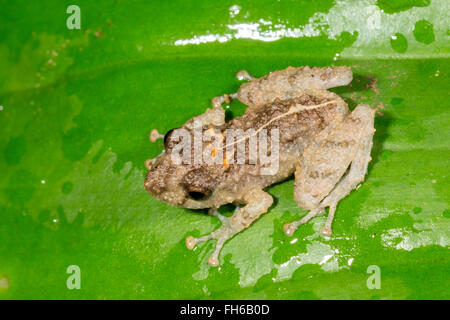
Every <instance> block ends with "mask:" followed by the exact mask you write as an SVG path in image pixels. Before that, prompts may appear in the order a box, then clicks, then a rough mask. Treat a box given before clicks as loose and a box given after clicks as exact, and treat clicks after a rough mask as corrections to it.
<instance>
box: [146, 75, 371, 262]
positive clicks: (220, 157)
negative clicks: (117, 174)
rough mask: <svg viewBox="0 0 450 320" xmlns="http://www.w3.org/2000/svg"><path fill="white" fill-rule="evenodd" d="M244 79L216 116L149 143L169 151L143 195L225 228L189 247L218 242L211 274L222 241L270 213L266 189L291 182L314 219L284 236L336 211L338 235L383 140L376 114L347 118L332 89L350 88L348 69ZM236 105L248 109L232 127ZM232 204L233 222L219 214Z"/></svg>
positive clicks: (211, 113) (218, 101) (363, 111)
mask: <svg viewBox="0 0 450 320" xmlns="http://www.w3.org/2000/svg"><path fill="white" fill-rule="evenodd" d="M237 76H238V78H239V79H240V80H247V82H246V83H244V84H242V85H241V87H240V88H239V90H238V92H237V93H234V94H225V95H222V96H219V97H216V98H213V99H212V108H211V109H207V110H206V112H205V113H203V114H201V115H198V116H196V117H194V118H192V119H190V120H189V121H188V122H186V123H185V124H184V125H183V126H182V127H179V128H176V129H173V130H170V131H169V132H168V133H166V135H164V136H162V135H160V134H159V133H158V132H157V131H155V130H154V131H153V132H152V134H151V140H155V139H157V138H164V145H165V150H164V151H163V153H162V154H161V155H159V156H158V157H156V158H155V159H151V160H148V161H147V168H148V170H149V171H148V173H147V176H146V179H145V189H146V190H147V191H148V192H149V193H150V194H152V195H153V196H154V197H155V198H156V199H159V200H161V201H164V202H166V203H168V204H171V205H175V206H180V207H184V208H191V209H201V208H209V209H210V210H209V212H210V214H212V215H214V216H216V217H218V218H219V219H220V221H221V222H222V225H221V227H219V228H218V229H217V230H216V231H214V232H212V233H210V234H208V235H205V236H202V237H200V238H194V237H192V236H190V237H188V238H187V239H186V246H187V248H188V249H193V248H194V247H195V245H196V244H197V243H199V242H202V241H207V240H210V239H215V240H216V241H217V242H216V248H215V250H214V252H213V254H212V255H211V256H210V258H209V260H208V263H209V264H211V265H213V266H216V265H218V264H219V253H220V250H221V248H222V247H223V245H224V243H225V242H226V241H227V240H228V239H230V238H232V237H233V236H234V235H235V234H237V233H239V232H241V231H243V230H244V229H246V228H248V227H249V226H250V225H251V224H252V223H253V222H254V221H255V220H257V219H258V218H259V217H260V216H261V215H262V214H264V213H266V212H267V211H268V209H269V208H270V207H271V206H272V203H273V199H272V196H271V195H270V194H269V193H267V192H266V191H264V189H265V188H267V187H268V186H270V185H272V184H274V183H277V182H280V181H283V180H285V179H287V178H289V177H290V176H291V175H293V174H294V175H295V183H294V199H295V201H296V202H297V204H298V205H299V206H300V207H301V208H303V209H307V210H309V213H308V214H307V215H305V216H304V217H303V218H302V219H300V220H298V221H294V222H292V223H288V224H286V225H285V226H284V232H285V233H286V234H287V235H288V236H291V235H292V234H293V233H294V232H295V230H296V229H297V227H298V226H299V225H301V224H304V223H306V222H308V221H309V220H310V219H312V218H313V217H315V216H317V215H319V214H321V213H323V212H325V208H329V211H328V219H327V221H326V223H325V226H324V227H323V229H322V230H321V234H322V235H323V236H325V237H329V236H331V223H332V221H333V218H334V214H335V211H336V206H337V204H338V202H339V201H340V200H341V199H342V198H344V197H345V196H347V195H348V194H349V193H350V192H351V191H352V190H353V189H355V188H356V187H357V186H358V185H359V184H360V183H361V182H362V181H363V180H364V176H365V174H366V172H367V166H368V163H369V161H370V160H371V157H370V151H371V149H372V138H373V134H374V132H375V129H374V116H375V110H374V109H371V108H370V107H369V106H368V105H365V104H360V105H358V106H357V107H356V108H355V109H354V110H353V111H352V112H349V109H348V107H347V104H346V103H345V101H344V100H343V99H342V98H340V97H339V96H338V95H337V94H335V93H333V92H330V91H328V90H327V89H329V88H332V87H337V86H344V85H348V84H349V83H350V82H351V80H352V77H353V75H352V72H351V70H350V68H349V67H328V68H310V67H300V68H292V67H289V68H287V69H285V70H281V71H275V72H272V73H270V74H268V75H266V76H264V77H261V78H253V77H251V76H250V75H249V74H248V73H247V72H246V71H241V72H239V73H238V75H237ZM231 99H239V100H240V101H241V102H242V103H244V104H246V105H247V106H248V108H247V110H246V112H245V113H244V114H243V115H242V116H240V117H238V118H235V119H233V120H230V121H228V122H226V121H225V111H224V109H223V108H222V104H224V103H227V104H228V103H229V102H230V100H231ZM181 145H183V148H181V147H180V146H181ZM268 159H269V160H270V161H268ZM274 161H276V163H274ZM229 203H233V204H235V205H236V211H235V213H234V214H233V216H232V217H230V218H228V217H225V216H222V215H221V214H219V212H218V211H217V209H218V208H219V207H220V206H223V205H225V204H229Z"/></svg>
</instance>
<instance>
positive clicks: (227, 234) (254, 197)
mask: <svg viewBox="0 0 450 320" xmlns="http://www.w3.org/2000/svg"><path fill="white" fill-rule="evenodd" d="M243 200H244V202H245V203H246V205H245V206H243V207H241V208H239V207H237V208H236V209H237V210H236V211H235V213H234V214H233V216H232V217H231V218H227V217H224V216H222V215H220V214H219V213H217V212H216V211H214V210H213V211H212V214H213V215H215V216H217V217H219V219H220V221H221V222H222V226H221V227H220V228H219V229H217V230H216V231H213V232H212V233H210V234H208V235H206V236H203V237H200V238H194V237H192V236H189V237H187V238H186V247H187V248H188V249H190V250H192V249H193V248H194V247H195V245H196V244H197V243H199V242H203V241H208V240H210V239H215V240H217V244H216V248H215V250H214V252H213V254H212V255H211V256H210V257H209V259H208V263H209V264H210V265H212V266H217V265H218V264H219V254H220V251H221V249H222V247H223V245H224V243H225V242H226V241H227V240H228V239H231V238H232V237H233V236H234V235H235V234H237V233H239V232H241V231H242V230H244V229H246V228H248V227H249V226H250V225H251V224H252V223H253V222H254V221H255V220H256V219H258V218H259V216H261V214H263V213H266V212H267V210H268V209H269V207H270V206H271V205H272V202H273V199H272V196H270V195H269V194H268V193H267V192H264V191H263V190H261V189H252V190H250V191H248V192H247V193H246V194H245V195H244V197H243Z"/></svg>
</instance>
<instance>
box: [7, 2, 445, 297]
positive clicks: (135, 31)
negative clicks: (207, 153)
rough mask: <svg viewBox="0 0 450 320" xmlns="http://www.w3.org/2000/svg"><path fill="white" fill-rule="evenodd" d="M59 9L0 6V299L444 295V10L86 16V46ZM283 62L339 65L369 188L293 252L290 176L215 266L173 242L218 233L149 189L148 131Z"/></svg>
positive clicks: (137, 7) (124, 10)
mask: <svg viewBox="0 0 450 320" xmlns="http://www.w3.org/2000/svg"><path fill="white" fill-rule="evenodd" d="M69 4H70V3H69V2H65V1H62V2H61V1H56V0H48V1H44V2H43V1H6V2H5V1H3V2H2V3H1V4H0V11H1V12H2V19H1V21H0V34H1V35H2V37H1V38H0V106H1V107H0V130H1V135H0V173H1V174H0V299H32V298H39V299H92V298H93V299H113V298H137V299H177V298H178V299H183V298H187V299H264V298H265V299H347V298H350V299H437V298H441V299H448V298H449V297H450V292H449V288H450V281H449V277H448V270H449V267H450V259H449V254H448V247H449V238H450V222H449V216H450V214H449V212H450V209H449V187H450V183H449V178H448V168H449V167H450V162H449V159H450V152H449V141H450V133H449V132H450V130H449V128H450V112H449V102H448V101H449V95H448V83H449V56H450V47H449V38H448V37H449V31H448V18H447V12H449V9H450V8H449V3H448V1H445V0H434V1H415V0H400V1H389V2H388V1H376V0H365V1H307V0H298V1H294V0H290V1H269V0H263V1H258V2H255V1H248V0H239V1H228V0H225V1H220V2H217V1H206V0H196V1H184V0H173V1H131V2H130V1H122V0H119V1H115V2H111V1H103V0H102V1H94V2H93V1H87V0H83V1H77V5H78V6H79V7H80V10H81V29H80V30H76V29H74V30H69V29H67V27H66V19H67V18H68V17H69V14H67V13H66V9H67V6H69ZM289 65H291V66H302V65H310V66H329V65H349V66H351V67H352V70H353V72H354V80H353V82H352V86H351V87H344V88H336V89H334V91H335V92H337V93H338V94H340V95H341V96H343V97H344V98H346V99H347V101H348V103H349V105H350V107H351V108H353V107H354V106H355V105H356V104H357V103H361V102H365V103H368V104H370V105H371V106H373V107H376V106H379V107H380V109H379V111H380V112H381V113H382V114H383V115H379V116H377V118H376V123H375V127H376V129H377V131H376V134H375V137H374V148H373V151H372V158H373V161H372V162H371V164H370V167H369V173H368V176H367V177H366V180H365V182H364V183H363V184H362V185H361V187H360V188H359V189H358V190H356V191H353V192H352V193H351V194H350V195H349V196H348V197H347V198H345V199H344V200H342V201H341V202H340V203H339V206H338V209H337V212H336V219H335V222H334V225H333V228H334V235H333V237H332V238H331V239H329V240H325V239H324V238H322V237H320V236H319V235H318V231H319V230H320V228H321V227H322V225H323V223H324V221H325V217H319V218H316V219H314V220H313V221H312V222H311V223H309V224H307V225H304V226H302V227H300V228H299V230H298V231H297V232H296V233H295V234H294V237H293V238H287V237H286V236H285V235H284V234H283V232H282V226H283V224H285V223H286V222H290V221H293V220H295V219H297V218H299V217H301V216H303V215H304V214H305V213H306V211H305V210H302V209H300V208H299V207H298V206H297V205H296V203H295V202H294V200H293V194H292V193H293V191H292V190H293V180H292V179H290V180H288V181H285V182H283V183H281V184H277V185H275V186H272V187H270V188H269V189H268V192H269V193H271V194H272V195H273V196H274V198H275V199H276V201H275V204H274V205H273V206H272V207H271V209H270V211H269V212H268V213H267V214H265V215H264V216H263V217H261V218H260V219H259V220H258V221H257V222H256V223H255V224H254V225H252V226H251V227H250V228H249V229H247V230H245V231H244V232H242V233H240V234H238V235H237V236H236V237H234V238H233V239H232V240H230V241H228V242H227V243H226V245H225V247H224V249H223V252H222V254H221V257H220V261H221V266H220V267H219V268H212V267H210V266H209V265H207V264H206V260H207V258H208V256H209V254H210V252H211V251H212V250H213V247H212V245H213V244H212V243H206V244H203V245H200V246H199V247H198V248H197V250H195V251H189V250H187V249H186V248H185V246H184V240H185V238H186V237H187V236H188V235H197V236H198V235H203V234H206V233H209V232H211V231H213V230H215V229H216V228H217V227H218V226H219V222H218V220H217V219H216V218H214V217H210V216H208V215H206V214H205V213H206V212H205V211H193V210H187V209H183V208H176V207H171V206H169V205H166V204H164V203H162V202H159V201H156V200H155V199H154V198H152V197H151V196H150V195H149V194H147V193H146V192H145V190H144V188H143V181H144V176H145V166H144V162H145V160H146V159H148V158H152V157H155V156H156V155H157V154H159V153H160V152H161V151H162V149H163V146H162V144H161V143H156V144H151V143H150V142H149V140H148V134H149V132H150V130H151V129H152V128H157V129H158V130H159V131H160V132H166V131H167V130H169V129H171V128H174V127H176V126H180V125H181V124H183V123H184V122H185V121H186V120H188V119H189V118H191V117H192V116H194V115H197V114H200V113H202V112H204V110H205V109H206V108H208V107H209V104H210V99H211V98H212V97H214V96H217V95H220V94H223V93H230V92H234V91H235V90H236V89H237V88H238V87H239V82H238V81H237V80H236V79H235V76H234V74H235V73H236V72H237V71H239V70H241V69H246V70H248V71H249V72H250V74H252V75H255V76H262V75H265V74H267V73H268V72H270V71H274V70H278V69H283V68H285V67H287V66H289ZM230 110H231V111H232V113H233V115H239V114H242V113H243V112H244V110H245V106H244V105H242V104H240V103H238V102H233V103H232V104H231V108H230ZM232 210H233V208H232V207H228V206H227V207H226V208H223V209H222V210H221V211H223V212H224V213H225V214H231V212H232ZM71 265H77V266H79V267H80V270H81V289H80V290H76V289H74V290H69V289H68V288H67V285H66V281H67V279H68V277H69V276H70V274H67V273H66V270H67V268H68V267H69V266H71ZM371 265H376V266H379V267H380V270H381V288H380V289H372V290H371V289H369V288H368V286H367V279H368V278H369V276H370V274H368V273H367V269H368V267H369V266H371Z"/></svg>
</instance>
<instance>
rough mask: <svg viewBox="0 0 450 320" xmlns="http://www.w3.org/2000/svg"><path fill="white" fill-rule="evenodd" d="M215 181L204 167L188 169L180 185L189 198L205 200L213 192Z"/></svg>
mask: <svg viewBox="0 0 450 320" xmlns="http://www.w3.org/2000/svg"><path fill="white" fill-rule="evenodd" d="M215 184H216V181H215V180H214V179H213V178H212V177H211V175H209V174H208V172H207V171H206V170H205V169H204V168H197V169H193V170H191V171H189V172H188V173H187V174H186V175H185V176H184V178H183V182H182V185H183V187H184V189H185V190H186V192H187V194H188V195H189V197H190V198H191V199H194V200H205V199H207V198H208V197H209V196H211V194H212V193H213V190H214V186H215Z"/></svg>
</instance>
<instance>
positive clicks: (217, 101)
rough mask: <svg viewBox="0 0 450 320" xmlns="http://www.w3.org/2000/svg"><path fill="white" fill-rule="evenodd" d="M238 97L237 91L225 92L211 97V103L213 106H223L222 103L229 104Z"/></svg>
mask: <svg viewBox="0 0 450 320" xmlns="http://www.w3.org/2000/svg"><path fill="white" fill-rule="evenodd" d="M236 98H237V93H230V94H224V95H221V96H218V97H214V98H212V99H211V105H212V106H213V108H221V107H222V104H224V103H225V104H227V105H229V104H230V103H231V101H232V100H233V99H236Z"/></svg>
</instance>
